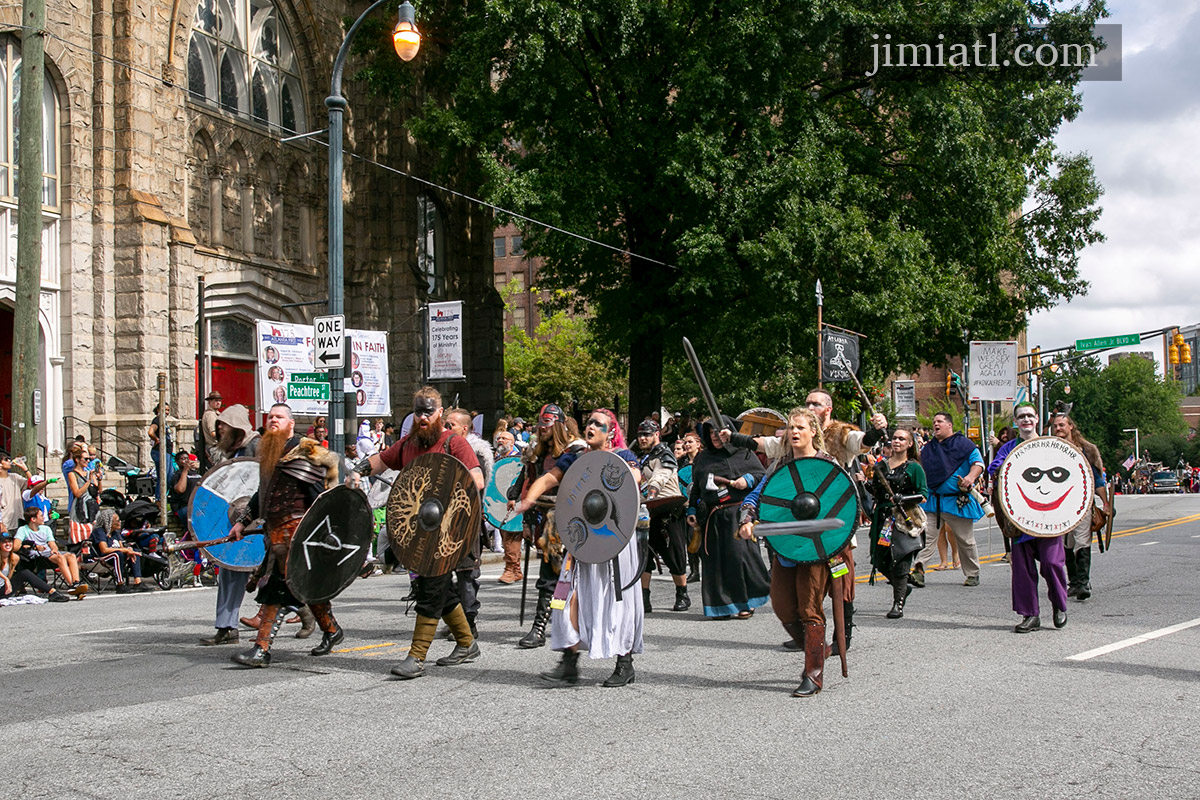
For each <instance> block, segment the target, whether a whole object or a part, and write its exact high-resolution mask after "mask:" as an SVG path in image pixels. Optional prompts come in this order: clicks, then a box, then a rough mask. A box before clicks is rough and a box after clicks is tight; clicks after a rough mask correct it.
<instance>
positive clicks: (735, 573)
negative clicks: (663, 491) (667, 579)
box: [687, 417, 771, 619]
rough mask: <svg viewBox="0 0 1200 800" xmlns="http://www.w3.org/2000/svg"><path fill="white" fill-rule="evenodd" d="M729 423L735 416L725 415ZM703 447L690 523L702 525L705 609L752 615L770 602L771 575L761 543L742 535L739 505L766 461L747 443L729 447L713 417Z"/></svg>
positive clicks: (695, 467)
mask: <svg viewBox="0 0 1200 800" xmlns="http://www.w3.org/2000/svg"><path fill="white" fill-rule="evenodd" d="M722 424H723V425H724V426H728V427H730V428H731V427H732V426H733V420H732V419H730V418H729V417H725V418H724V421H723V423H722ZM700 440H701V441H702V442H703V444H704V449H703V450H702V451H701V452H700V455H699V456H697V457H696V460H695V462H694V463H693V464H692V490H691V493H690V494H689V496H688V519H687V522H688V524H689V525H691V526H693V527H695V526H699V528H700V531H701V543H700V554H701V555H700V561H701V563H702V564H703V565H704V570H703V578H702V580H701V581H700V595H701V597H702V599H703V600H704V615H705V616H706V617H712V618H714V619H729V618H730V617H731V616H733V617H736V618H737V619H749V618H750V617H751V616H752V615H753V614H754V609H756V608H758V607H759V606H761V605H764V604H766V602H767V599H768V597H769V595H770V591H771V581H770V578H769V577H768V576H767V568H766V565H765V564H763V560H762V556H761V555H759V550H758V544H757V543H756V542H749V541H745V540H743V539H740V538H738V536H737V529H738V506H739V505H740V504H741V502H742V500H744V499H745V497H746V495H747V494H748V493H749V492H750V490H751V489H753V488H754V487H755V486H756V485H758V482H759V481H761V480H762V478H763V474H764V472H765V470H764V469H763V465H762V462H761V461H759V460H758V458H757V457H756V456H755V455H754V454H753V453H752V452H751V451H750V450H748V449H742V448H727V447H725V444H724V442H723V441H722V438H721V434H720V431H719V430H718V429H717V428H715V427H714V426H713V423H712V421H711V420H710V421H705V422H702V423H701V424H700Z"/></svg>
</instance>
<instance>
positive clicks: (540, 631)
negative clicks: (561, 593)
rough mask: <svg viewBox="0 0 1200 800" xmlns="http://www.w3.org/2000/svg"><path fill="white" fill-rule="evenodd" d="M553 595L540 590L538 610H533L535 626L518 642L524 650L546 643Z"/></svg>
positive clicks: (518, 645)
mask: <svg viewBox="0 0 1200 800" xmlns="http://www.w3.org/2000/svg"><path fill="white" fill-rule="evenodd" d="M551 596H552V595H551V594H550V593H549V592H538V599H537V610H536V611H534V612H533V627H531V628H530V629H529V633H527V634H525V635H524V636H522V637H521V640H520V641H519V642H517V647H519V648H521V649H522V650H532V649H533V648H535V647H542V646H543V645H545V644H546V623H547V622H549V621H550V598H551Z"/></svg>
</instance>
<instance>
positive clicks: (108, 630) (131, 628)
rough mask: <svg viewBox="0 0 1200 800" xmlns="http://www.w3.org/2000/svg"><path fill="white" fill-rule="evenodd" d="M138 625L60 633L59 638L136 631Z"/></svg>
mask: <svg viewBox="0 0 1200 800" xmlns="http://www.w3.org/2000/svg"><path fill="white" fill-rule="evenodd" d="M137 629H138V626H137V625H130V626H128V627H126V628H101V629H100V630H98V631H72V632H71V633H60V634H59V636H87V635H88V634H91V633H115V632H117V631H136V630H137Z"/></svg>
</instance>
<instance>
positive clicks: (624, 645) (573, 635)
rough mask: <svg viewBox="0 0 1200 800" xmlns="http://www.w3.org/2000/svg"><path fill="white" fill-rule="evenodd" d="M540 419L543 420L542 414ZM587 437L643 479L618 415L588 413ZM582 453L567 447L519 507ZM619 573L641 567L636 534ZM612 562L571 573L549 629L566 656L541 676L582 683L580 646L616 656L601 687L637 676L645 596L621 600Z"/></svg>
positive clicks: (553, 483) (598, 655) (576, 566)
mask: <svg viewBox="0 0 1200 800" xmlns="http://www.w3.org/2000/svg"><path fill="white" fill-rule="evenodd" d="M539 421H540V419H539ZM583 435H584V441H586V442H587V447H588V449H589V450H607V451H610V452H614V453H616V454H617V455H618V456H620V457H621V458H622V459H624V460H625V462H626V463H627V464H629V470H630V472H632V473H633V476H634V479H635V480H638V481H640V480H641V471H640V470H639V469H638V464H637V456H635V455H634V454H633V453H632V452H630V451H629V450H628V449H627V448H626V447H625V437H624V436H623V435H622V433H621V426H620V424H619V423H618V422H617V415H616V414H614V413H613V412H611V411H609V410H608V409H606V408H598V409H596V410H595V411H593V412H592V413H591V414H589V415H588V420H587V423H586V424H585V426H584V432H583ZM579 456H580V452H578V451H575V450H568V451H567V452H564V453H563V454H562V455H561V456H560V457H559V458H558V459H557V460H556V461H555V462H554V466H552V467H551V468H550V469H548V470H546V472H545V473H544V474H542V475H541V476H540V477H539V478H538V479H537V480H536V481H534V482H533V484H532V485H530V487H529V489H528V491H526V493H525V496H524V497H523V498H522V499H521V501H520V502H519V503H517V505H516V510H517V511H520V512H525V511H528V510H529V509H531V508H532V507H533V504H534V502H535V501H536V500H538V499H539V498H540V497H542V495H543V494H545V493H546V492H547V491H549V490H551V489H554V488H555V487H557V486H558V485H559V483H560V482H561V481H562V479H563V476H564V475H565V474H566V472H567V470H568V469H570V467H571V465H572V464H573V463H575V459H576V458H578V457H579ZM617 558H618V559H619V561H618V563H619V565H620V567H619V570H618V572H619V573H620V574H621V575H634V574H636V573H637V569H638V545H637V537H636V536H635V537H632V538H630V540H629V543H628V544H627V545H626V546H625V548H624V549H623V550H622V551H621V552H620V554H619V555H618V556H617ZM612 571H613V567H612V566H611V565H610V564H608V563H603V564H584V563H581V562H578V561H575V562H574V563H573V564H572V567H571V570H570V573H571V580H572V585H571V587H570V592H569V594H568V595H567V599H566V606H565V607H564V608H563V609H561V610H557V609H556V610H555V611H554V614H553V616H554V622H553V624H552V626H551V631H550V638H551V642H550V647H551V649H553V650H556V651H559V652H561V653H562V660H561V661H559V663H558V665H557V666H556V667H555V668H554V669H552V670H550V671H549V672H543V673H542V675H541V677H542V679H543V680H546V681H549V682H550V683H554V684H556V685H570V684H575V683H578V682H579V649H580V647H583V648H585V649H586V650H587V651H588V657H589V658H593V659H604V658H612V657H613V656H616V659H617V664H616V668H615V669H614V670H613V674H612V675H610V676H609V677H608V679H607V680H605V681H604V683H603V684H601V685H602V686H605V687H609V688H611V687H616V686H624V685H626V684H629V683H633V681H634V677H635V675H634V670H633V654H634V653H641V652H642V622H643V619H644V617H643V611H642V596H641V594H640V593H638V592H624V593H622V594H621V599H620V600H618V599H617V590H618V589H619V588H620V587H618V586H615V585H614V584H613V572H612Z"/></svg>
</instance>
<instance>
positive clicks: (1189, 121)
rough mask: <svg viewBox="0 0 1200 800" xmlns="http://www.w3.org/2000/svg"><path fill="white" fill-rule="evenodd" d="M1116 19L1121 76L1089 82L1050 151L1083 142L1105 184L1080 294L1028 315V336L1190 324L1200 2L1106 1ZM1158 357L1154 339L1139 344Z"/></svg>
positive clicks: (1198, 235)
mask: <svg viewBox="0 0 1200 800" xmlns="http://www.w3.org/2000/svg"><path fill="white" fill-rule="evenodd" d="M1108 6H1109V11H1110V13H1111V17H1110V18H1109V19H1108V20H1105V21H1106V22H1110V23H1118V24H1120V25H1121V26H1122V37H1123V46H1122V57H1123V65H1122V80H1121V81H1119V82H1111V83H1109V82H1105V83H1101V82H1088V83H1082V84H1080V86H1081V87H1082V91H1083V103H1084V111H1083V113H1082V114H1080V115H1079V117H1078V118H1076V120H1075V121H1074V122H1072V123H1070V124H1068V125H1066V126H1064V127H1063V129H1062V131H1061V132H1060V134H1059V136H1058V140H1057V141H1058V144H1059V148H1060V149H1061V150H1063V151H1067V152H1080V151H1086V152H1087V153H1089V154H1090V155H1091V157H1092V160H1093V162H1094V165H1095V170H1096V175H1097V177H1098V178H1099V180H1100V183H1101V184H1102V185H1103V186H1104V190H1105V193H1104V197H1103V198H1102V199H1101V201H1100V202H1101V205H1102V206H1103V208H1104V214H1103V215H1102V216H1101V218H1100V224H1099V227H1100V230H1101V231H1103V232H1104V234H1105V236H1107V237H1108V240H1107V241H1106V242H1104V243H1103V244H1099V245H1095V246H1093V247H1090V248H1088V249H1087V250H1085V251H1084V252H1083V254H1082V256H1081V258H1080V269H1081V271H1082V273H1083V277H1084V278H1086V279H1087V280H1088V281H1089V282H1090V283H1091V289H1090V291H1089V292H1088V294H1087V295H1086V296H1085V297H1080V298H1077V299H1075V300H1072V301H1071V302H1070V303H1067V304H1064V305H1062V306H1059V307H1057V308H1055V309H1053V310H1052V311H1049V312H1043V313H1041V314H1038V315H1036V316H1034V317H1033V318H1032V319H1031V320H1030V323H1029V343H1030V345H1041V346H1042V347H1043V348H1047V349H1048V348H1053V347H1061V346H1063V345H1068V344H1073V343H1074V341H1075V340H1076V339H1081V338H1091V337H1095V336H1107V335H1115V334H1124V333H1140V332H1142V331H1147V330H1150V329H1153V328H1161V327H1164V326H1166V325H1172V324H1183V325H1187V324H1191V323H1195V322H1200V303H1197V302H1196V299H1197V292H1196V285H1197V283H1198V282H1200V158H1197V153H1196V150H1197V143H1198V142H1200V136H1198V135H1197V134H1198V132H1200V87H1198V86H1197V83H1196V81H1197V78H1198V77H1200V69H1197V67H1198V66H1200V57H1198V56H1197V49H1196V48H1197V44H1196V43H1197V42H1198V41H1200V0H1170V2H1156V1H1155V0H1110V1H1109V4H1108ZM1126 349H1142V350H1152V351H1154V352H1156V353H1157V356H1158V358H1159V359H1160V360H1161V359H1162V339H1161V338H1156V339H1153V340H1148V341H1146V342H1144V343H1143V345H1142V347H1141V348H1126Z"/></svg>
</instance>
